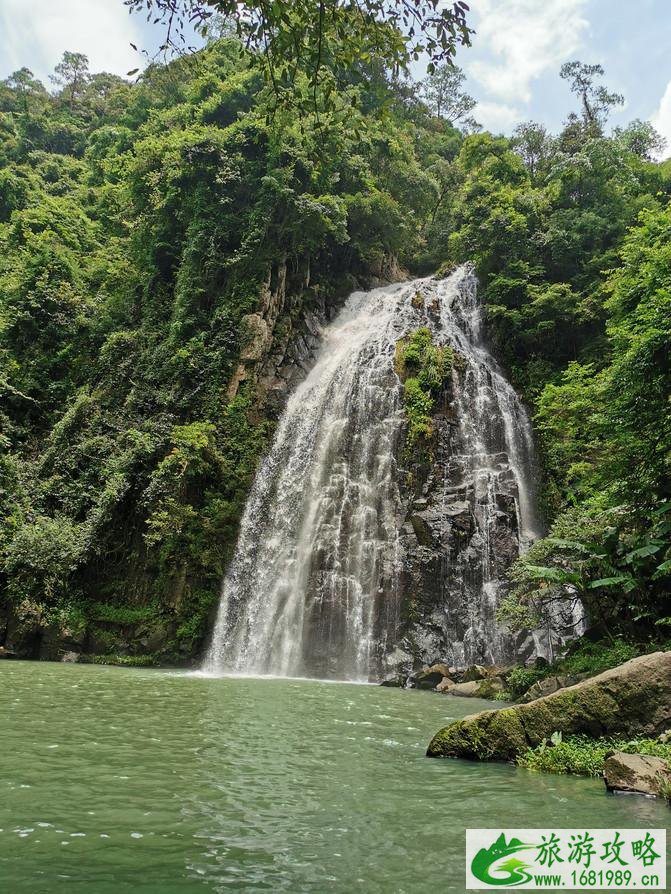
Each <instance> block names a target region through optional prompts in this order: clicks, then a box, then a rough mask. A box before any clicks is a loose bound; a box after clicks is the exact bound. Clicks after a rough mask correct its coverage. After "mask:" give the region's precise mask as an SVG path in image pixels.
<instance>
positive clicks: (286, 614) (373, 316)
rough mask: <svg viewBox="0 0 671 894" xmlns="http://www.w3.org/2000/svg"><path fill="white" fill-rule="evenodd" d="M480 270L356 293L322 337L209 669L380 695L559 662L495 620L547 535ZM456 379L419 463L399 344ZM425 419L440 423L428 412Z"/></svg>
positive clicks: (261, 491)
mask: <svg viewBox="0 0 671 894" xmlns="http://www.w3.org/2000/svg"><path fill="white" fill-rule="evenodd" d="M482 318H483V312H482V307H481V305H480V303H479V300H478V296H477V283H476V279H475V275H474V273H473V270H472V269H471V267H470V266H468V265H466V266H463V267H461V268H459V269H458V270H456V271H455V272H454V273H453V274H452V275H451V276H449V277H448V278H446V279H443V280H439V279H422V280H415V281H412V282H406V283H400V284H395V285H392V286H388V287H384V288H378V289H374V290H373V291H371V292H365V293H364V292H356V293H354V294H353V295H351V296H350V298H349V299H348V300H347V302H346V304H345V306H344V307H343V309H342V310H341V311H340V313H339V314H338V315H337V317H336V318H335V319H334V320H333V322H332V323H331V324H330V325H328V326H327V327H326V328H325V329H324V331H323V333H322V345H321V348H320V349H319V351H318V353H317V356H316V359H315V363H314V365H313V367H312V369H311V370H310V372H309V373H308V375H307V377H306V378H305V380H304V381H303V382H302V383H301V384H300V385H298V387H297V388H296V390H295V391H294V393H293V394H292V396H291V397H290V398H289V400H288V403H287V405H286V408H285V410H284V412H283V414H282V417H281V418H280V421H279V424H278V428H277V432H276V435H275V439H274V442H273V445H272V447H271V449H270V451H269V453H268V455H267V456H266V458H265V460H264V462H263V464H262V466H261V468H260V469H259V472H258V473H257V476H256V479H255V482H254V485H253V487H252V491H251V494H250V497H249V500H248V502H247V506H246V509H245V513H244V515H243V519H242V523H241V529H240V536H239V540H238V545H237V550H236V554H235V556H234V558H233V560H232V562H231V565H230V567H229V570H228V573H227V575H226V578H225V580H224V583H223V588H222V597H221V603H220V606H219V611H218V616H217V621H216V625H215V628H214V633H213V638H212V643H211V646H210V648H209V651H208V654H207V657H206V660H205V664H204V669H205V670H207V671H209V672H215V673H221V672H238V673H239V672H243V673H261V674H266V673H268V674H278V675H285V676H314V677H321V678H333V679H353V680H357V679H358V680H375V679H377V680H379V679H380V678H381V677H383V676H388V675H389V674H390V673H393V672H397V671H409V670H411V669H412V668H417V667H421V666H422V665H425V664H432V663H434V662H435V661H436V660H442V661H444V662H446V663H447V664H449V665H455V666H466V665H469V664H474V663H480V664H501V663H508V662H511V661H515V660H517V661H520V660H522V661H524V660H528V659H530V658H533V657H535V656H537V655H545V654H547V653H548V651H550V650H551V648H552V642H551V641H552V640H554V641H555V643H556V642H560V641H561V639H562V635H563V627H564V626H565V624H564V620H566V621H567V622H568V626H569V628H570V625H571V622H572V620H574V619H558V620H561V623H558V624H557V625H555V629H546V630H543V631H528V632H525V633H522V634H517V635H512V634H511V633H510V632H509V631H507V630H506V629H505V628H504V627H502V626H501V625H500V624H499V623H498V621H497V618H496V612H497V607H498V605H499V603H500V600H501V598H502V597H503V595H505V593H506V587H507V583H506V571H507V569H508V568H509V566H510V564H511V563H512V562H513V561H514V559H515V558H517V556H518V555H519V554H520V552H521V551H523V550H524V549H525V548H526V547H527V546H528V545H529V544H530V543H531V542H532V541H533V539H535V538H536V537H537V536H539V535H540V533H541V529H540V524H539V521H538V518H537V515H536V510H535V505H536V493H535V491H536V487H535V476H536V463H535V456H534V450H533V441H532V434H531V425H530V421H529V418H528V416H527V413H526V411H525V409H524V407H523V405H522V404H521V402H520V400H519V399H518V397H517V395H516V394H515V392H514V390H513V389H512V387H511V386H510V384H509V383H508V382H507V381H506V379H505V377H504V375H503V374H502V372H501V370H500V369H499V367H498V365H497V364H496V362H495V360H494V359H493V357H492V356H491V354H490V353H489V352H488V350H487V348H486V346H485V343H484V337H483V320H482ZM418 330H426V331H428V333H429V334H430V342H431V344H432V345H435V346H438V347H439V348H440V347H444V348H446V349H448V348H449V351H450V354H451V356H452V357H453V358H454V362H453V363H452V364H451V368H450V369H449V370H447V374H446V375H445V377H444V381H443V382H441V386H440V388H438V389H437V392H436V394H435V395H434V397H433V398H432V406H431V419H430V425H429V426H428V427H427V432H426V436H425V438H424V439H423V440H422V442H421V443H420V444H419V445H415V446H414V448H412V449H411V447H410V445H409V443H408V416H407V413H406V411H405V408H404V387H407V384H408V383H406V386H404V385H403V384H402V383H401V381H400V379H399V376H398V374H397V369H396V368H395V359H397V350H398V344H399V342H400V341H401V340H402V339H404V338H407V337H409V336H412V334H413V333H416V332H417V331H418ZM425 409H426V408H425Z"/></svg>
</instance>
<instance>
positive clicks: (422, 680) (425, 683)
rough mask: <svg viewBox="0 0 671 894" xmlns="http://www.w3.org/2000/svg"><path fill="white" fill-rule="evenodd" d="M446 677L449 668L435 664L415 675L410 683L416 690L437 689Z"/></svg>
mask: <svg viewBox="0 0 671 894" xmlns="http://www.w3.org/2000/svg"><path fill="white" fill-rule="evenodd" d="M446 676H447V667H446V666H445V665H444V664H434V665H432V666H431V667H425V668H424V669H423V670H421V671H418V672H417V673H416V674H413V675H412V677H410V682H411V684H412V686H414V688H415V689H435V688H436V686H437V685H438V684H439V683H441V682H442V681H443V678H444V677H446Z"/></svg>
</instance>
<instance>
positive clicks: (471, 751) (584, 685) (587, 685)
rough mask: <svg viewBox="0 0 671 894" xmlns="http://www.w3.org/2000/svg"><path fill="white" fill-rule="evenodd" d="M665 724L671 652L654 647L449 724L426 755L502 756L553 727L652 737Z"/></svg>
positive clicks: (670, 711) (670, 703) (670, 709)
mask: <svg viewBox="0 0 671 894" xmlns="http://www.w3.org/2000/svg"><path fill="white" fill-rule="evenodd" d="M669 725H671V652H655V653H654V654H652V655H641V656H640V657H638V658H632V660H631V661H627V662H626V663H625V664H622V665H620V666H619V667H614V668H612V669H611V670H607V671H605V672H604V673H602V674H599V675H598V676H596V677H591V678H590V679H589V680H583V681H582V682H581V683H578V684H576V685H575V686H569V687H568V688H566V689H560V690H559V691H558V692H555V693H553V694H552V695H547V696H544V697H543V698H539V699H536V700H535V701H532V702H529V703H528V704H526V705H515V706H514V707H511V708H504V709H501V710H498V711H482V712H481V713H480V714H473V715H471V716H470V717H466V718H464V719H463V720H459V721H457V722H456V723H452V724H450V725H449V726H446V727H445V728H444V729H442V730H440V732H438V733H436V735H435V736H434V737H433V739H432V740H431V742H430V744H429V748H428V751H427V755H428V756H429V757H465V758H470V759H472V760H503V761H506V760H514V759H515V758H516V757H517V755H518V754H520V753H521V752H522V751H525V750H526V749H527V748H528V747H535V746H536V745H540V743H541V742H542V741H543V740H544V739H549V738H550V736H551V735H552V734H553V733H554V732H561V733H562V734H563V735H572V734H574V733H582V734H586V735H589V736H609V735H625V736H631V737H633V736H657V735H659V734H660V733H661V732H662V731H664V730H666V729H667V728H668V727H669Z"/></svg>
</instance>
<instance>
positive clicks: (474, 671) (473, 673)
mask: <svg viewBox="0 0 671 894" xmlns="http://www.w3.org/2000/svg"><path fill="white" fill-rule="evenodd" d="M487 676H488V673H487V668H486V667H483V666H482V665H481V664H472V665H471V666H470V667H468V668H466V670H465V671H464V683H470V682H471V681H472V680H484V679H485V678H486V677H487Z"/></svg>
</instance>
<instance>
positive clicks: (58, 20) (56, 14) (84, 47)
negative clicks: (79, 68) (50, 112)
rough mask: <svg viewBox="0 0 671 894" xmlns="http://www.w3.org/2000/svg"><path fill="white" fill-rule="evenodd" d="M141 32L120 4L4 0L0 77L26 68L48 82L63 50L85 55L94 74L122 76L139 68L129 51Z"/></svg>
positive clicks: (0, 9)
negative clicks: (109, 72) (107, 73)
mask: <svg viewBox="0 0 671 894" xmlns="http://www.w3.org/2000/svg"><path fill="white" fill-rule="evenodd" d="M138 33H139V32H138V30H137V20H136V17H132V18H131V16H129V14H128V10H127V9H126V7H125V6H124V5H123V3H122V0H1V2H0V59H2V71H0V76H3V77H6V76H7V75H8V74H10V73H11V72H12V71H15V70H16V69H17V68H21V67H22V66H24V65H25V66H26V67H27V68H30V69H31V70H32V71H33V72H34V73H35V74H36V75H37V76H38V77H39V78H41V79H42V80H43V81H44V82H45V83H47V79H48V76H49V74H51V73H52V72H53V69H54V66H55V65H56V63H57V62H59V61H60V58H61V56H62V55H63V52H64V51H65V50H71V51H72V52H77V53H85V54H86V55H87V56H88V57H89V62H90V68H91V71H111V72H113V73H114V74H121V75H123V74H125V73H126V72H127V71H129V70H130V69H132V68H137V67H138V66H140V65H141V58H140V56H139V55H138V54H137V53H136V52H135V51H134V50H133V49H132V47H131V46H130V43H131V42H133V43H136V44H138V45H139V37H138Z"/></svg>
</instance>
